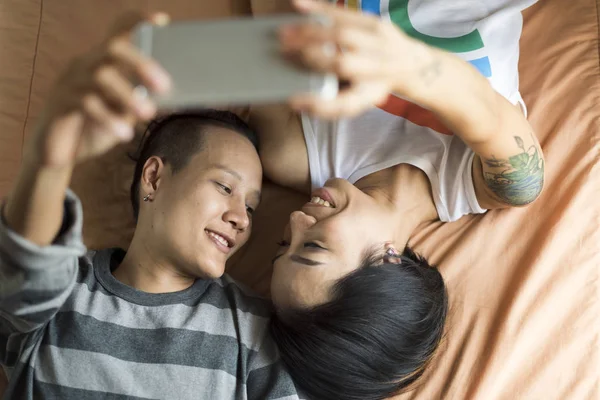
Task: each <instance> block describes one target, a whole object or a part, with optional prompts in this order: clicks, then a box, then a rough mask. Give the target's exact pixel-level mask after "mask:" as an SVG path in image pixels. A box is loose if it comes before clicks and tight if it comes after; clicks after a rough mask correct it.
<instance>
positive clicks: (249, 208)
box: [246, 206, 254, 215]
mask: <svg viewBox="0 0 600 400" xmlns="http://www.w3.org/2000/svg"><path fill="white" fill-rule="evenodd" d="M246 212H248V215H253V214H254V208H252V207H250V206H246Z"/></svg>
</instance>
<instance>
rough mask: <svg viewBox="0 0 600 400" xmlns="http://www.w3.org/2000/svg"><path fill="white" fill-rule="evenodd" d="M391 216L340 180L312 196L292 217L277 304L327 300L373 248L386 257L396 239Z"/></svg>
mask: <svg viewBox="0 0 600 400" xmlns="http://www.w3.org/2000/svg"><path fill="white" fill-rule="evenodd" d="M390 212H391V210H390V209H389V208H386V207H384V206H382V205H381V204H380V203H378V202H377V201H375V200H374V199H373V198H372V197H370V196H369V195H367V194H365V193H364V192H362V191H360V190H359V189H357V188H356V187H355V186H354V185H352V184H350V183H349V182H348V181H345V180H342V179H332V180H329V181H327V183H326V184H325V187H324V188H322V189H319V190H317V191H315V192H313V194H312V199H311V201H310V202H309V203H307V204H305V205H304V206H303V207H302V210H301V211H295V212H294V213H292V214H291V216H290V222H289V224H288V226H287V227H286V229H285V233H284V236H283V241H282V242H281V247H280V250H279V252H278V254H277V256H276V258H275V261H274V264H273V279H272V282H271V295H272V298H273V302H274V303H275V305H276V306H278V307H281V308H287V307H300V308H302V307H311V306H315V305H318V304H322V303H324V302H326V301H328V300H329V299H330V295H331V292H330V289H331V287H332V285H333V284H335V282H337V281H338V280H339V279H340V278H342V277H344V276H346V275H348V274H349V273H351V272H352V271H354V270H356V269H357V268H358V267H359V265H360V264H361V262H362V261H363V258H365V256H366V255H367V254H368V253H370V251H371V250H372V249H374V248H376V249H381V251H382V253H383V252H384V246H385V242H386V241H388V240H390V238H392V237H393V229H392V227H390V226H389V224H388V223H387V219H386V218H389V215H390ZM382 255H383V254H382Z"/></svg>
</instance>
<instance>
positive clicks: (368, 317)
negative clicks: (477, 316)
mask: <svg viewBox="0 0 600 400" xmlns="http://www.w3.org/2000/svg"><path fill="white" fill-rule="evenodd" d="M379 260H381V258H379ZM400 260H401V263H400V264H387V263H384V264H383V265H381V264H380V263H377V262H376V261H377V260H376V258H375V257H373V255H372V254H369V255H367V256H366V257H365V259H364V260H363V262H362V263H361V267H360V268H358V269H357V270H356V271H354V272H352V273H351V274H349V275H347V276H346V277H344V278H342V279H340V280H339V281H338V282H336V284H335V285H334V286H333V288H332V300H330V301H328V302H327V303H325V304H322V305H318V306H316V307H312V308H309V309H286V310H276V311H275V313H274V315H273V318H272V319H271V323H270V330H271V334H272V335H273V338H274V339H275V341H276V343H277V345H278V346H279V350H280V353H281V358H282V360H283V362H284V364H285V365H286V367H287V369H288V371H289V373H290V375H291V376H292V378H293V379H294V381H295V382H296V384H297V385H298V386H299V388H300V389H302V390H303V391H304V392H306V395H307V396H308V397H309V398H311V399H316V400H320V399H345V400H352V399H357V400H358V399H360V400H367V399H385V398H388V397H390V396H393V395H396V394H398V393H400V392H402V391H403V390H406V389H407V387H408V386H409V385H410V384H412V383H413V382H415V381H416V380H417V378H418V377H419V376H421V374H422V373H423V369H424V368H425V366H426V365H427V363H428V362H429V360H430V359H431V357H432V355H433V353H434V351H435V349H436V348H437V346H438V344H439V342H440V341H441V338H442V335H443V330H444V322H445V320H446V313H447V308H448V296H447V293H446V287H445V285H444V280H443V278H442V275H441V274H440V273H439V271H438V270H437V269H436V268H433V267H431V266H430V265H429V264H428V263H427V261H426V260H425V259H424V258H423V257H421V256H418V255H417V254H415V253H414V252H413V251H412V250H411V249H410V248H408V247H407V248H406V249H405V251H404V252H403V254H402V255H401V257H400Z"/></svg>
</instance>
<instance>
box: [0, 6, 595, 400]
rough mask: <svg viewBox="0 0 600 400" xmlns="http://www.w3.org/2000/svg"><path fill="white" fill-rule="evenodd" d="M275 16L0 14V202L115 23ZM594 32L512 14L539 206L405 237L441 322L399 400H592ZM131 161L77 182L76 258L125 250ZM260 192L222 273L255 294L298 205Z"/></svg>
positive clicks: (108, 163) (91, 169)
mask: <svg viewBox="0 0 600 400" xmlns="http://www.w3.org/2000/svg"><path fill="white" fill-rule="evenodd" d="M275 3H276V0H271V1H268V0H262V1H254V2H253V3H250V2H248V0H228V1H224V0H220V1H210V0H196V1H190V0H176V1H174V0H171V1H169V2H166V1H164V2H160V1H158V0H104V1H101V2H100V1H94V2H92V1H89V0H87V1H82V0H60V1H58V0H46V1H44V0H28V1H23V0H2V1H1V2H0V197H3V196H5V195H6V194H7V192H8V190H9V189H10V186H11V184H12V183H13V182H14V180H15V177H16V174H17V170H18V167H19V163H20V161H21V157H22V150H23V145H24V143H26V141H27V139H28V135H29V132H31V130H32V129H33V128H34V127H35V122H36V118H37V117H38V115H39V113H40V110H41V107H42V105H43V101H44V97H45V95H46V93H47V92H48V90H49V88H50V85H51V83H52V81H53V80H54V78H55V77H56V75H57V73H58V72H59V71H60V70H61V68H63V67H64V65H65V64H66V62H67V61H68V59H69V58H70V57H72V56H73V55H75V54H77V53H79V52H81V51H83V50H85V49H86V47H89V46H90V43H93V42H95V41H97V40H99V38H100V37H101V34H102V32H103V31H104V30H105V29H106V27H107V25H108V24H109V22H110V21H111V20H112V19H113V18H114V17H115V16H117V15H118V14H120V13H121V12H123V11H125V10H127V9H132V8H139V9H143V10H159V9H161V10H164V11H168V12H170V13H171V14H172V16H173V18H218V17H225V16H229V15H239V14H250V13H251V12H252V7H254V8H255V11H263V10H264V9H268V8H270V7H273V6H274V4H275ZM258 8H260V10H257V9H258ZM598 28H599V24H598V3H597V0H578V1H564V0H540V1H539V2H538V3H537V4H536V5H534V6H533V7H531V8H529V9H528V10H526V11H525V27H524V32H523V36H522V39H521V54H522V55H521V60H520V73H521V92H522V93H523V95H524V97H525V101H526V103H527V104H528V107H529V119H530V121H531V123H532V125H533V126H534V128H535V130H536V132H537V134H538V136H539V138H540V141H541V143H542V145H543V148H544V151H545V154H546V160H547V167H546V170H547V182H546V187H545V191H544V193H543V195H542V197H541V198H540V199H539V200H538V201H537V202H536V203H535V204H534V205H532V206H531V207H529V208H526V209H512V210H499V211H493V212H489V213H488V214H486V215H480V216H471V217H465V218H463V219H461V220H460V221H459V222H456V223H452V224H442V223H439V222H437V223H431V224H430V225H428V226H426V227H425V228H424V229H422V230H421V231H419V232H417V233H416V234H415V235H414V237H413V238H411V244H412V245H413V246H414V247H415V248H416V249H417V250H418V251H419V252H421V253H423V254H425V255H427V256H428V257H429V259H430V261H432V262H433V263H435V264H437V265H439V267H440V269H441V271H442V273H443V275H444V277H445V279H446V280H447V283H448V286H449V291H450V298H451V304H450V307H451V309H450V314H449V320H448V328H447V332H446V335H445V338H444V340H443V342H442V345H441V347H440V349H439V352H438V353H437V356H436V357H435V359H434V361H433V364H432V365H431V367H430V368H429V369H428V370H427V372H426V373H425V376H424V377H423V379H421V380H420V381H419V384H418V385H417V386H416V387H415V389H414V390H413V391H411V392H408V393H406V394H404V395H401V396H399V397H398V398H399V399H486V400H500V399H549V400H550V399H557V400H558V399H561V400H562V399H575V400H580V399H598V398H600V354H599V352H600V350H599V348H600V322H599V321H600V277H599V274H600V272H599V271H600V268H599V266H600V201H598V197H599V196H600V129H599V128H600V126H599V124H600V102H599V96H600V87H599V85H600V63H599V56H598V53H599V51H598V38H599V34H598ZM238 111H239V112H240V113H241V114H242V115H243V114H244V113H243V110H238ZM129 148H130V146H129V147H128V146H124V147H121V148H118V149H115V150H114V151H112V152H111V153H110V154H108V155H106V156H105V157H103V158H102V159H101V160H99V161H97V162H95V163H88V164H85V165H82V166H80V167H79V168H78V169H77V171H76V173H75V176H74V179H73V184H72V187H73V189H74V190H75V191H76V192H77V193H78V194H79V195H80V196H81V198H82V201H83V205H84V212H85V226H84V237H85V242H86V244H87V245H88V247H90V248H101V247H107V246H121V247H125V248H126V247H127V245H128V242H129V240H130V238H131V234H132V232H133V219H132V216H131V212H130V208H129V203H128V192H127V191H128V187H129V183H130V179H131V174H132V167H133V165H132V164H131V162H130V161H129V160H128V159H127V156H126V153H127V151H128V149H129ZM264 191H265V195H264V201H263V204H262V206H261V207H260V208H259V210H258V211H257V215H256V225H255V231H254V235H253V237H252V239H251V241H250V243H249V244H248V245H247V246H246V247H245V248H244V249H243V250H242V251H240V253H239V254H238V255H237V256H236V257H235V259H234V260H232V262H231V264H230V265H229V269H228V270H229V273H230V274H232V275H233V276H234V277H236V278H237V279H239V280H241V281H243V282H244V283H246V284H248V285H250V286H251V287H253V288H254V289H256V290H257V291H258V292H260V293H262V294H265V295H268V288H269V278H270V258H271V256H272V254H273V253H274V251H275V247H276V245H275V243H276V241H277V240H278V239H279V234H280V232H281V231H282V228H283V226H284V225H285V222H286V219H287V216H288V215H289V212H290V211H291V210H292V209H293V208H294V207H297V206H298V205H300V204H302V203H303V202H304V201H305V199H304V197H303V196H299V195H297V194H295V193H293V192H290V191H287V190H285V189H283V188H279V187H276V186H274V185H272V184H269V183H268V182H267V183H266V184H265V190H264ZM3 379H4V378H3V377H2V379H0V393H1V392H2V388H3V385H5V384H6V383H5V382H3Z"/></svg>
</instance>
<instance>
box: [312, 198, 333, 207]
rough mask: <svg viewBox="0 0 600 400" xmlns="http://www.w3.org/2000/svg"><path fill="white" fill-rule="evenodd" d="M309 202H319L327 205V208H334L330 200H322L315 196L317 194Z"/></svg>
mask: <svg viewBox="0 0 600 400" xmlns="http://www.w3.org/2000/svg"><path fill="white" fill-rule="evenodd" d="M310 202H311V203H313V204H320V205H322V206H325V207H329V208H335V207H334V206H333V204H331V203H330V202H328V201H326V200H323V199H322V198H320V197H317V196H315V197H313V198H311V199H310Z"/></svg>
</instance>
